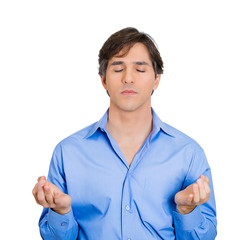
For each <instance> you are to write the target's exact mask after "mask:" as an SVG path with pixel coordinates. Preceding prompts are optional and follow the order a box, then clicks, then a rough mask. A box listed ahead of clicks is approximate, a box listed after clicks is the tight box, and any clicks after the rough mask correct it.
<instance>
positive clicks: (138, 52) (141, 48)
mask: <svg viewBox="0 0 248 240" xmlns="http://www.w3.org/2000/svg"><path fill="white" fill-rule="evenodd" d="M125 52H126V49H125V47H124V49H122V50H121V51H120V52H119V53H117V54H116V55H115V56H113V57H112V58H111V59H110V63H111V62H113V61H116V60H118V61H124V62H125V61H127V62H128V61H132V62H134V61H146V62H148V63H151V60H150V55H149V52H148V49H147V47H146V46H145V45H144V44H143V43H135V44H134V45H133V46H132V47H131V48H130V49H129V51H128V53H126V54H125Z"/></svg>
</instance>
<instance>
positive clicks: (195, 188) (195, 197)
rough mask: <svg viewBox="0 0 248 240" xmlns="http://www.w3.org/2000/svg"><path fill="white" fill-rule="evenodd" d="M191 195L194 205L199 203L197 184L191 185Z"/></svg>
mask: <svg viewBox="0 0 248 240" xmlns="http://www.w3.org/2000/svg"><path fill="white" fill-rule="evenodd" d="M193 194H194V200H193V201H194V203H198V202H199V201H200V194H199V188H198V184H197V183H194V184H193Z"/></svg>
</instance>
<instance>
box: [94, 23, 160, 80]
mask: <svg viewBox="0 0 248 240" xmlns="http://www.w3.org/2000/svg"><path fill="white" fill-rule="evenodd" d="M135 43H143V44H144V45H145V46H146V47H147V50H148V52H149V55H150V59H151V61H152V65H153V69H154V72H155V76H156V75H157V74H162V73H163V60H162V58H161V56H160V53H159V51H158V49H157V47H156V45H155V42H154V40H153V39H152V38H151V36H149V35H148V34H147V33H143V32H139V31H138V30H137V29H136V28H132V27H128V28H124V29H122V30H120V31H118V32H116V33H114V34H112V35H111V36H110V37H109V38H108V39H107V41H106V42H105V43H104V44H103V46H102V48H101V49H100V51H99V55H98V57H99V58H98V63H99V74H100V75H102V76H105V75H106V70H107V66H108V62H109V60H110V59H111V58H112V57H113V56H115V55H116V54H118V53H119V52H120V51H121V50H122V49H124V50H125V51H124V53H123V54H122V56H125V55H126V54H127V53H128V52H129V50H130V49H131V47H132V46H133V45H134V44H135ZM122 56H120V57H122Z"/></svg>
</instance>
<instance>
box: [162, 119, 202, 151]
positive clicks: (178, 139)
mask: <svg viewBox="0 0 248 240" xmlns="http://www.w3.org/2000/svg"><path fill="white" fill-rule="evenodd" d="M162 128H163V130H164V132H165V133H168V134H169V135H170V136H171V139H172V142H173V143H174V144H177V145H180V146H187V148H189V149H191V150H194V151H203V149H202V147H201V145H200V144H199V143H198V142H197V141H196V140H195V139H193V138H192V137H190V136H189V135H187V134H186V133H184V132H182V131H180V130H178V129H177V128H175V127H173V126H171V125H169V124H168V123H165V122H162Z"/></svg>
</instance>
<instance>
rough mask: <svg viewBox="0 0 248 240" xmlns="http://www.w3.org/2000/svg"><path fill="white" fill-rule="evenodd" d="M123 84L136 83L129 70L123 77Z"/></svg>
mask: <svg viewBox="0 0 248 240" xmlns="http://www.w3.org/2000/svg"><path fill="white" fill-rule="evenodd" d="M122 82H123V83H133V82H134V78H133V74H132V72H131V71H130V70H129V69H126V71H125V72H124V74H123V77H122Z"/></svg>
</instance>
